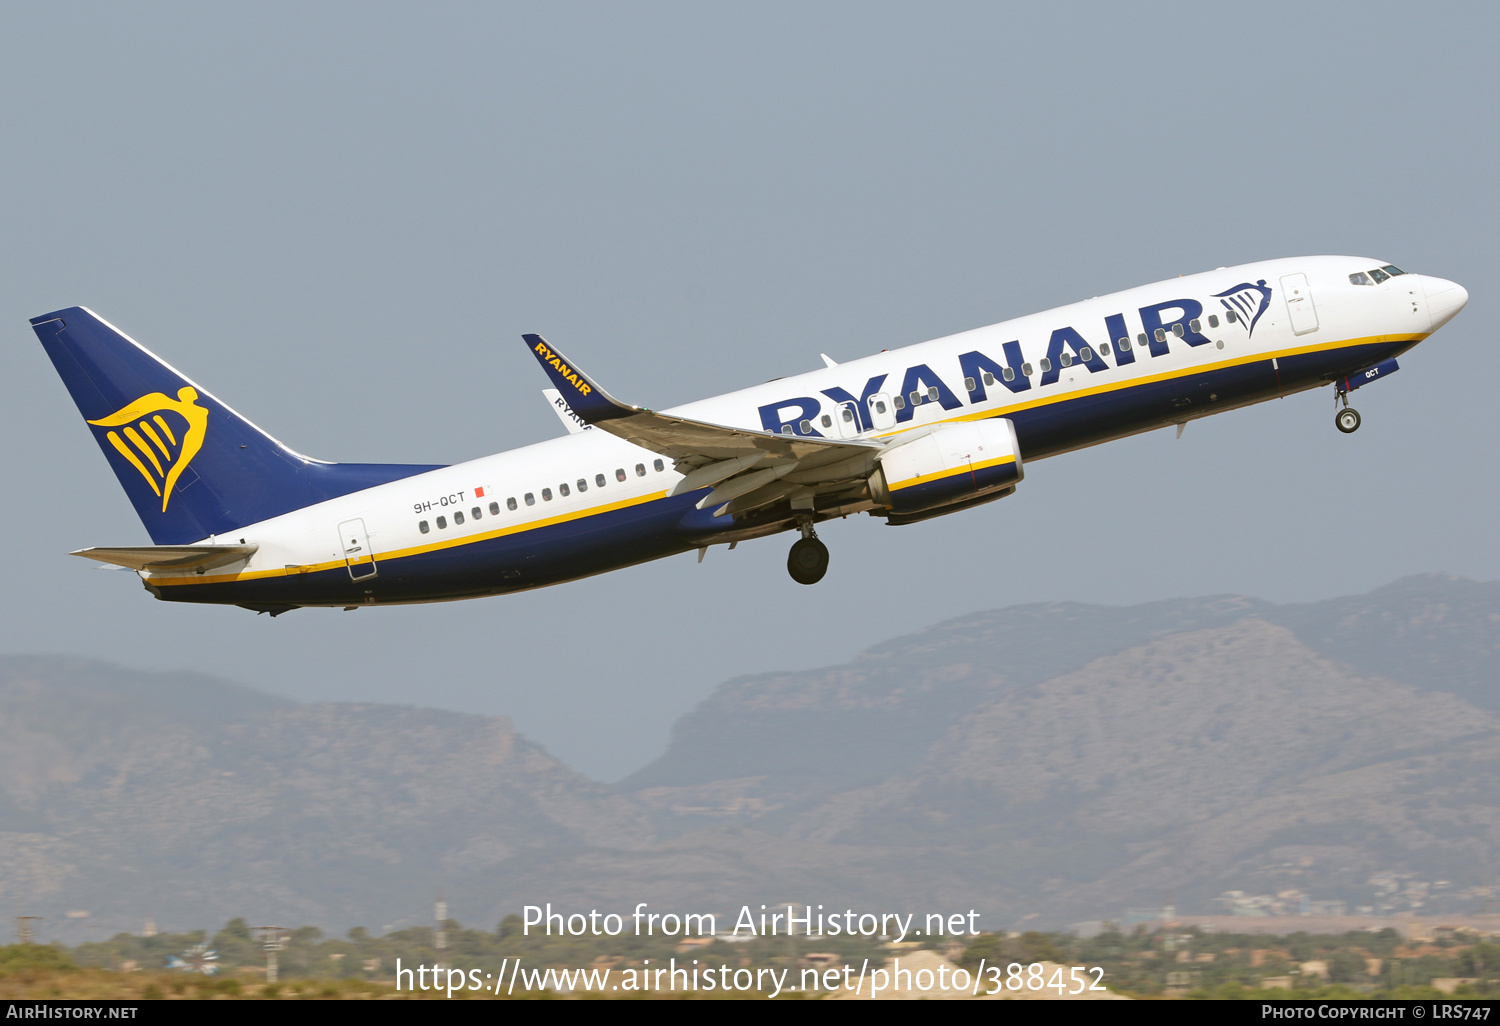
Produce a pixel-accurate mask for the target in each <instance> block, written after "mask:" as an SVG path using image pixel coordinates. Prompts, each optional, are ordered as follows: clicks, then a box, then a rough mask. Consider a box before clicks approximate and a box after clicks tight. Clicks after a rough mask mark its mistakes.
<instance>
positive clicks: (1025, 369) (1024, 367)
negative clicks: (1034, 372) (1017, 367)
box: [1021, 363, 1031, 378]
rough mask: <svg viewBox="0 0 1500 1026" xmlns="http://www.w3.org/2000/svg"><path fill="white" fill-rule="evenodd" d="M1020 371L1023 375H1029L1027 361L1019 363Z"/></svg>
mask: <svg viewBox="0 0 1500 1026" xmlns="http://www.w3.org/2000/svg"><path fill="white" fill-rule="evenodd" d="M1021 373H1022V374H1024V375H1026V376H1027V377H1028V378H1029V377H1031V364H1029V363H1023V364H1021Z"/></svg>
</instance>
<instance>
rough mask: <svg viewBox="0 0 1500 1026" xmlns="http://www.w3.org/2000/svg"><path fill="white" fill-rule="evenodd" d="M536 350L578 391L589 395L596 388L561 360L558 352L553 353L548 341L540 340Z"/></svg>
mask: <svg viewBox="0 0 1500 1026" xmlns="http://www.w3.org/2000/svg"><path fill="white" fill-rule="evenodd" d="M536 351H537V355H538V356H540V357H541V358H542V360H543V362H545V363H547V364H550V365H551V366H553V367H555V368H557V373H558V374H559V375H560V376H561V377H562V379H563V380H564V381H566V382H567V383H568V384H570V385H572V386H573V387H574V388H576V389H578V393H579V394H580V395H588V394H589V393H590V392H592V391H593V390H594V389H593V387H592V386H591V385H589V383H588V382H587V381H584V380H583V379H582V378H580V377H579V376H578V374H577V372H576V371H574V370H573V369H572V368H570V367H569V366H568V365H567V364H565V363H563V362H562V361H561V360H559V359H558V358H557V354H555V353H553V352H552V350H550V349H548V348H547V343H545V342H538V343H537V344H536Z"/></svg>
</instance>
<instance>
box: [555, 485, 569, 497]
mask: <svg viewBox="0 0 1500 1026" xmlns="http://www.w3.org/2000/svg"><path fill="white" fill-rule="evenodd" d="M557 494H558V495H560V496H562V497H563V498H564V499H566V498H567V497H568V496H570V495H572V494H573V493H572V492H570V491H568V486H567V484H560V485H558V486H557Z"/></svg>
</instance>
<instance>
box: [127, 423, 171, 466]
mask: <svg viewBox="0 0 1500 1026" xmlns="http://www.w3.org/2000/svg"><path fill="white" fill-rule="evenodd" d="M125 437H126V438H128V439H130V444H131V445H133V446H135V447H136V448H137V449H139V450H140V451H141V455H142V456H144V457H146V459H148V460H150V461H151V465H152V466H153V467H155V468H156V472H157V473H158V474H160V475H161V476H162V477H166V475H167V472H166V471H164V470H162V469H161V461H160V460H158V459H157V458H156V453H154V452H152V451H151V446H149V445H147V444H146V442H145V439H143V438H141V435H140V432H138V431H137V430H136V429H135V428H133V427H128V428H126V429H125Z"/></svg>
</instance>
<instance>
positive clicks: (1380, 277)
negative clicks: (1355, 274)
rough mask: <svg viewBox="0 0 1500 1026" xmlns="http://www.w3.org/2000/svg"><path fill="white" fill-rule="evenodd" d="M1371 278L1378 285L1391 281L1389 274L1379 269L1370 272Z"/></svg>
mask: <svg viewBox="0 0 1500 1026" xmlns="http://www.w3.org/2000/svg"><path fill="white" fill-rule="evenodd" d="M1370 277H1371V278H1374V279H1375V284H1376V285H1379V284H1380V283H1381V282H1383V281H1390V280H1391V276H1390V275H1389V274H1386V273H1385V272H1384V271H1382V270H1381V269H1380V268H1378V267H1376V268H1373V269H1371V271H1370Z"/></svg>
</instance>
